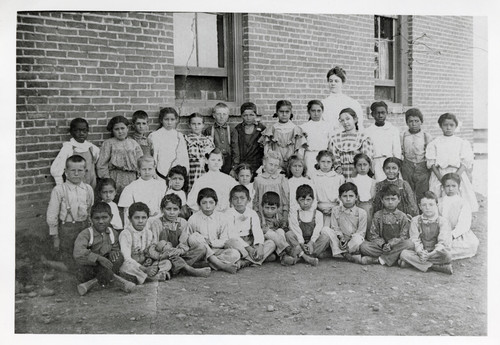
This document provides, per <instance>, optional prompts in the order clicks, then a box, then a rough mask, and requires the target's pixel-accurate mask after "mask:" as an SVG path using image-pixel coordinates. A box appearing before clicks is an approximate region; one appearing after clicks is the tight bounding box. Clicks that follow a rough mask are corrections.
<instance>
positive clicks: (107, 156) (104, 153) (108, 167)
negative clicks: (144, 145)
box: [96, 138, 142, 195]
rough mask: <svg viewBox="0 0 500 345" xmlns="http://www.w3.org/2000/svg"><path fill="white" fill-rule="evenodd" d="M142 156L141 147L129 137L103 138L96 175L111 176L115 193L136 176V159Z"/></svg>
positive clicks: (120, 190)
mask: <svg viewBox="0 0 500 345" xmlns="http://www.w3.org/2000/svg"><path fill="white" fill-rule="evenodd" d="M141 156H142V149H141V147H140V146H139V144H138V143H137V141H135V140H134V139H131V138H126V139H124V140H118V139H116V138H110V139H107V140H104V142H103V143H102V146H101V151H100V155H99V160H98V161H97V165H96V166H97V175H98V176H99V177H100V178H108V177H110V178H112V179H113V180H115V182H116V194H117V195H119V194H120V193H121V192H122V190H123V188H125V186H127V185H129V184H130V183H131V182H132V181H134V180H135V179H136V178H137V172H138V171H139V167H138V165H137V160H138V159H139V157H141Z"/></svg>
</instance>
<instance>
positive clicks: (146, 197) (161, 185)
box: [118, 156, 167, 226]
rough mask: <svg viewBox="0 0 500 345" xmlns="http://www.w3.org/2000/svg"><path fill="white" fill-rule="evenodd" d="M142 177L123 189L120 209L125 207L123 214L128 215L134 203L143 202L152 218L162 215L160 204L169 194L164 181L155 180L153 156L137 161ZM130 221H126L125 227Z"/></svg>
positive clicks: (119, 202) (119, 203)
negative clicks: (166, 194)
mask: <svg viewBox="0 0 500 345" xmlns="http://www.w3.org/2000/svg"><path fill="white" fill-rule="evenodd" d="M137 165H138V167H139V175H140V177H139V178H138V179H137V180H135V181H133V182H132V183H131V184H129V185H128V186H126V187H125V188H124V189H123V192H122V194H121V195H120V200H119V201H118V207H123V208H124V210H123V211H124V212H123V214H128V208H129V207H130V205H132V204H133V203H134V202H139V201H140V202H143V203H145V204H146V205H148V208H149V210H150V212H151V214H150V216H151V217H155V216H158V215H160V213H161V212H160V203H161V200H162V198H163V196H165V193H166V192H167V185H166V184H165V182H164V181H163V180H162V179H155V178H153V177H154V175H155V161H154V159H153V157H151V156H142V157H141V158H139V159H138V160H137ZM127 224H128V220H127V219H125V226H126V225H127Z"/></svg>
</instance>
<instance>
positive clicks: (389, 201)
mask: <svg viewBox="0 0 500 345" xmlns="http://www.w3.org/2000/svg"><path fill="white" fill-rule="evenodd" d="M380 196H381V197H382V204H383V209H382V210H380V211H377V212H376V213H375V215H374V216H373V221H372V226H371V228H370V236H369V238H368V241H364V242H363V243H361V246H360V248H359V249H360V251H361V255H364V256H365V257H362V258H361V263H362V264H363V265H366V264H376V263H380V264H382V265H387V266H392V265H393V264H394V263H395V262H397V261H398V258H399V255H400V254H401V252H402V251H403V250H405V249H413V247H414V246H413V242H412V241H411V240H410V239H409V236H408V230H409V228H410V221H409V220H408V217H407V216H406V214H404V213H403V212H401V211H400V210H398V208H397V207H398V204H399V201H400V193H399V188H398V186H396V185H393V184H390V185H387V186H385V187H384V188H382V190H381V191H380Z"/></svg>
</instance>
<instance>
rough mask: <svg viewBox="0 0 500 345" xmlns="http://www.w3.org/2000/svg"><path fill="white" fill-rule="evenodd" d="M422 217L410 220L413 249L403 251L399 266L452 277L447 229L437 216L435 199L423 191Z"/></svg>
mask: <svg viewBox="0 0 500 345" xmlns="http://www.w3.org/2000/svg"><path fill="white" fill-rule="evenodd" d="M420 209H421V210H422V214H421V215H418V216H416V217H414V218H413V219H412V220H411V226H410V239H411V240H412V241H413V243H414V244H415V249H413V250H403V252H401V259H400V260H399V265H400V266H401V267H409V266H413V267H415V268H417V269H418V270H420V271H422V272H426V271H427V270H428V269H430V270H433V271H437V272H442V273H447V274H453V267H452V266H451V243H452V235H451V227H450V224H449V223H448V220H446V218H444V217H441V216H440V215H439V213H438V207H437V197H436V195H435V194H434V193H433V192H430V191H427V192H425V193H424V196H423V197H422V199H420Z"/></svg>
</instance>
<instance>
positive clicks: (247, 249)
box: [226, 185, 276, 268]
mask: <svg viewBox="0 0 500 345" xmlns="http://www.w3.org/2000/svg"><path fill="white" fill-rule="evenodd" d="M229 198H230V200H231V206H232V207H231V208H230V209H228V210H227V211H226V215H227V216H228V218H229V227H230V229H231V235H230V239H229V241H228V242H227V243H226V247H227V248H234V249H236V250H237V251H238V252H240V254H241V260H239V261H238V263H239V264H238V266H239V267H238V268H242V267H245V266H249V265H250V264H252V263H253V264H257V265H261V264H262V263H263V262H264V260H266V259H267V258H268V257H269V256H270V255H271V254H273V252H274V250H275V249H276V245H275V244H274V242H273V241H272V240H265V239H264V233H263V232H262V228H261V226H260V219H259V216H258V215H257V212H255V211H254V210H252V209H251V208H249V207H247V205H248V203H249V202H250V192H249V191H248V189H247V187H245V186H242V185H237V186H235V187H233V189H231V192H230V196H229ZM275 260H276V257H275Z"/></svg>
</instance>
